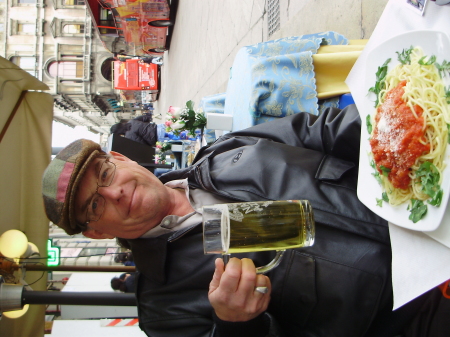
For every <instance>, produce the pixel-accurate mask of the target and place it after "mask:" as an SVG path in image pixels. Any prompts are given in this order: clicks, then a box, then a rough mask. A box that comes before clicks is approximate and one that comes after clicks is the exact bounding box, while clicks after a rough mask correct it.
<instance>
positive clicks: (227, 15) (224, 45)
mask: <svg viewBox="0 0 450 337" xmlns="http://www.w3.org/2000/svg"><path fill="white" fill-rule="evenodd" d="M172 1H175V0H172ZM176 1H177V2H178V6H177V7H178V8H177V13H176V21H175V26H174V27H173V34H172V37H171V44H170V50H169V51H167V52H165V53H164V65H163V66H162V67H161V93H160V96H159V99H158V101H157V102H155V104H154V107H155V116H157V115H158V114H159V113H161V114H162V117H161V118H155V122H156V123H162V122H163V121H164V116H165V112H166V111H167V109H168V107H169V106H180V107H183V106H184V104H185V103H186V101H188V100H193V101H194V102H195V103H196V106H198V104H199V102H200V100H201V98H202V97H204V96H209V95H213V94H216V93H221V92H225V91H226V88H227V82H228V78H229V73H230V67H231V66H232V64H233V60H234V57H235V55H236V53H237V52H238V50H239V49H240V48H241V47H243V46H247V45H251V44H255V43H259V42H263V41H268V40H273V39H278V38H282V37H287V36H298V35H303V34H311V33H319V32H325V31H335V32H337V33H340V34H343V35H344V36H345V37H347V38H348V39H368V38H369V37H370V35H371V33H372V31H373V30H374V28H375V26H376V23H377V21H378V19H379V17H380V16H381V14H382V12H383V9H384V7H385V5H386V3H387V2H388V1H387V0H364V1H363V0H357V1H355V0H336V1H329V0H295V1H290V0H210V1H198V0H176ZM277 3H279V13H280V14H279V24H280V29H279V30H277V31H275V32H274V33H273V34H272V35H270V36H269V28H268V20H269V19H271V20H272V18H273V17H275V18H276V17H277V16H276V15H273V13H274V10H273V8H274V9H275V10H276V9H277V8H278V7H277ZM268 8H270V10H268Z"/></svg>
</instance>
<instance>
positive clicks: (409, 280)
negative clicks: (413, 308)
mask: <svg viewBox="0 0 450 337" xmlns="http://www.w3.org/2000/svg"><path fill="white" fill-rule="evenodd" d="M409 7H410V5H408V4H407V3H406V1H405V0H390V1H389V2H388V4H387V5H386V8H385V10H384V12H383V14H382V16H381V17H380V20H379V22H378V24H377V26H376V28H375V30H374V32H373V34H372V36H371V38H370V40H369V42H368V43H367V45H366V48H365V49H364V51H363V52H362V53H361V55H360V57H359V58H358V61H357V62H356V63H355V65H354V67H353V68H352V70H351V72H350V74H349V76H348V77H347V80H346V83H347V85H348V86H349V88H350V91H351V93H352V95H353V99H354V100H355V103H356V105H357V106H358V107H362V106H363V105H362V99H363V97H364V96H365V95H366V94H367V92H364V88H363V86H362V85H361V83H364V74H365V71H364V69H365V67H366V61H367V57H368V55H369V54H370V52H371V50H373V49H374V48H375V47H376V46H378V45H380V44H381V43H382V42H384V41H386V40H387V39H389V38H391V37H393V36H396V35H398V34H401V33H406V32H410V31H414V30H425V29H433V30H439V31H442V32H446V33H447V34H449V32H450V19H449V18H450V6H438V5H436V4H435V3H434V2H430V1H428V3H427V6H426V8H425V12H424V15H423V16H420V15H419V14H417V13H415V12H414V11H413V10H412V9H411V8H409ZM446 217H447V218H444V221H446V223H447V226H446V227H445V226H444V227H442V226H440V229H441V230H442V229H446V233H425V232H419V231H412V230H408V229H404V228H402V227H399V226H396V225H393V224H389V230H390V237H391V246H392V282H393V289H394V309H396V308H399V307H401V306H402V305H404V304H406V303H408V302H409V301H411V300H412V299H414V298H416V297H417V296H419V295H421V294H423V293H425V292H426V291H428V290H429V289H432V288H434V287H436V286H437V285H439V284H441V283H443V282H445V281H446V280H448V279H450V244H443V243H440V242H438V241H436V240H435V239H433V238H432V237H433V236H434V237H435V238H436V237H438V236H439V238H441V239H443V240H440V241H441V242H447V241H448V240H450V214H449V208H448V207H447V211H446ZM443 235H444V236H445V235H447V236H448V237H445V238H444V237H443ZM449 242H450V241H449Z"/></svg>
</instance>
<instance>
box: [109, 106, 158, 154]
mask: <svg viewBox="0 0 450 337" xmlns="http://www.w3.org/2000/svg"><path fill="white" fill-rule="evenodd" d="M110 131H111V133H113V134H118V135H120V136H122V137H125V138H128V139H131V140H134V141H135V142H138V143H141V144H145V145H149V146H155V144H156V142H157V141H158V126H157V124H155V123H153V122H152V116H151V114H144V115H140V116H138V117H136V118H134V119H132V120H130V121H128V122H127V123H122V122H121V123H116V124H114V125H113V126H111V129H110Z"/></svg>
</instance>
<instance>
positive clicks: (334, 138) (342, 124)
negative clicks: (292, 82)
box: [216, 104, 361, 164]
mask: <svg viewBox="0 0 450 337" xmlns="http://www.w3.org/2000/svg"><path fill="white" fill-rule="evenodd" d="M360 132H361V119H360V117H359V113H358V110H357V109H356V106H355V105H354V104H352V105H349V106H348V107H346V108H344V109H342V110H340V109H336V108H328V109H326V110H325V111H324V112H323V113H322V114H321V115H320V116H315V115H311V114H309V113H306V112H300V113H297V114H294V115H291V116H288V117H284V118H279V119H277V120H275V121H271V122H267V123H263V124H259V125H256V126H253V127H251V128H248V129H245V130H240V131H236V132H231V133H228V134H226V135H224V136H223V137H221V138H219V139H218V140H217V142H216V143H218V142H221V141H224V140H226V139H229V138H232V137H234V136H250V137H260V138H267V139H271V140H273V141H275V142H279V143H284V144H288V145H292V146H298V147H304V148H308V149H311V150H316V151H319V152H322V153H325V154H330V155H332V156H334V157H337V158H341V159H344V160H348V161H351V162H353V163H355V164H358V160H359V143H360Z"/></svg>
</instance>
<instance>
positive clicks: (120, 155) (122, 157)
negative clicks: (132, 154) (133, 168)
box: [109, 151, 132, 161]
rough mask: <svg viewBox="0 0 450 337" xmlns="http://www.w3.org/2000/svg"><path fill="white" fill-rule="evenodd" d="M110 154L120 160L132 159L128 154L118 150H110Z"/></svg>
mask: <svg viewBox="0 0 450 337" xmlns="http://www.w3.org/2000/svg"><path fill="white" fill-rule="evenodd" d="M109 154H110V155H111V156H112V157H113V158H114V159H115V160H118V161H132V160H131V159H130V158H128V157H127V156H124V155H123V154H121V153H119V152H116V151H109Z"/></svg>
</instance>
